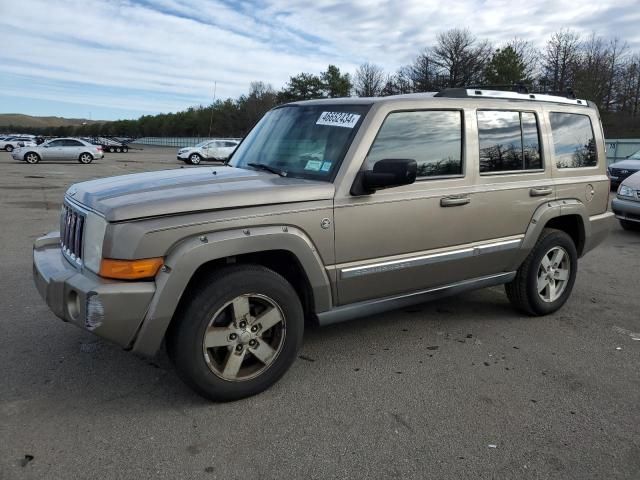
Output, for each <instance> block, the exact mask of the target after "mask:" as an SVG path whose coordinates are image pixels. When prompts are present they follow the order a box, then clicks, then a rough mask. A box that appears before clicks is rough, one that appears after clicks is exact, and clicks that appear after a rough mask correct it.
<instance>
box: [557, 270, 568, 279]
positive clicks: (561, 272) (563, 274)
mask: <svg viewBox="0 0 640 480" xmlns="http://www.w3.org/2000/svg"><path fill="white" fill-rule="evenodd" d="M554 278H555V279H556V280H568V279H569V270H568V269H565V268H561V269H558V270H556V273H555V275H554Z"/></svg>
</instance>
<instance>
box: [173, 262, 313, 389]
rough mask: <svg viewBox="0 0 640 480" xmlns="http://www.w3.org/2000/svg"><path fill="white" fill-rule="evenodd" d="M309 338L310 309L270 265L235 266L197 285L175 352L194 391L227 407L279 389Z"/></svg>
mask: <svg viewBox="0 0 640 480" xmlns="http://www.w3.org/2000/svg"><path fill="white" fill-rule="evenodd" d="M303 331H304V315H303V310H302V305H301V304H300V299H299V298H298V295H297V294H296V292H295V290H294V289H293V287H292V286H291V284H289V282H287V281H286V280H285V279H284V278H283V277H282V276H280V275H279V274H277V273H276V272H274V271H273V270H270V269H268V268H265V267H262V266H258V265H243V266H232V267H226V268H223V269H221V270H218V271H216V272H214V273H212V274H210V275H209V276H208V278H206V279H204V281H201V282H198V283H197V284H196V285H195V286H194V289H193V290H192V291H191V292H190V293H189V296H188V297H187V299H186V300H185V302H184V303H183V304H182V305H181V307H180V309H179V311H178V313H177V314H176V318H175V319H174V321H173V324H172V326H171V329H170V331H169V332H168V336H167V350H168V353H169V356H170V358H171V359H172V361H173V362H174V364H175V366H176V370H177V371H178V374H179V376H180V377H181V378H182V380H183V381H184V382H185V383H186V384H187V385H189V386H190V387H191V388H193V389H194V390H195V391H196V392H198V393H199V394H200V395H202V396H204V397H206V398H208V399H210V400H214V401H223V402H224V401H231V400H238V399H240V398H245V397H249V396H251V395H255V394H257V393H260V392H262V391H263V390H265V389H267V388H268V387H270V386H271V385H273V384H274V383H276V382H277V381H278V380H279V379H280V378H281V377H282V375H284V374H285V372H286V371H287V370H288V369H289V367H290V366H291V364H292V363H293V362H294V360H295V358H296V354H297V352H298V350H299V348H300V345H301V344H302V334H303Z"/></svg>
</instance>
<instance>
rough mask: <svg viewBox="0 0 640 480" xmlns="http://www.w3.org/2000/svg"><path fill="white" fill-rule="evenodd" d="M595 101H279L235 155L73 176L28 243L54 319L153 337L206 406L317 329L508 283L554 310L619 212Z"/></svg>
mask: <svg viewBox="0 0 640 480" xmlns="http://www.w3.org/2000/svg"><path fill="white" fill-rule="evenodd" d="M605 168H606V157H605V151H604V142H603V133H602V127H601V123H600V118H599V114H598V111H597V109H596V108H595V107H594V106H593V104H591V103H590V102H587V101H585V100H578V99H568V98H564V97H552V96H545V95H534V94H520V93H512V92H498V91H487V90H473V89H471V90H468V89H454V90H445V91H443V92H441V93H438V94H413V95H403V96H394V97H386V98H344V99H331V100H314V101H307V102H299V103H292V104H288V105H283V106H280V107H277V108H275V109H273V110H272V111H270V112H269V113H267V114H266V115H265V116H264V118H263V119H262V120H261V121H260V122H259V123H258V124H257V126H256V127H255V128H254V129H253V130H252V131H251V133H250V134H249V135H248V136H247V137H246V138H245V139H244V141H243V142H242V143H241V144H240V146H239V147H238V149H237V150H236V151H235V153H234V155H233V156H232V158H231V160H230V161H229V164H228V165H226V166H216V167H200V168H189V169H179V170H167V171H160V172H149V173H142V174H135V175H125V176H120V177H112V178H105V179H100V180H93V181H89V182H83V183H79V184H76V185H73V186H72V187H71V188H70V189H69V190H68V191H67V193H66V195H65V198H64V205H63V207H62V215H61V226H60V232H55V233H51V234H49V235H47V236H45V237H43V238H40V239H38V240H37V241H36V243H35V245H34V254H33V255H34V277H35V282H36V285H37V287H38V289H39V291H40V293H41V294H42V296H43V297H44V298H45V300H46V302H47V303H48V305H49V306H50V308H51V309H52V310H53V312H54V313H55V314H56V315H57V316H59V317H60V318H62V319H63V320H65V321H69V322H72V323H75V324H77V325H78V326H80V327H82V328H86V329H88V330H91V331H93V332H94V333H96V334H97V335H100V336H102V337H104V338H107V339H109V340H111V341H113V342H116V343H117V344H119V345H121V346H122V347H124V348H126V349H129V350H132V351H133V352H136V353H139V354H143V355H154V354H155V353H156V351H157V350H158V349H159V347H160V346H161V345H162V343H163V342H165V343H166V346H167V351H168V353H169V356H170V357H171V358H172V360H173V361H174V363H175V365H176V368H177V371H178V372H179V374H180V376H181V377H182V378H183V379H184V381H185V382H186V383H187V384H189V385H190V386H191V387H192V388H194V389H195V390H196V391H198V392H199V393H201V394H202V395H204V396H206V397H208V398H210V399H214V400H233V399H238V398H241V397H246V396H248V395H252V394H255V393H258V392H260V391H262V390H264V389H265V388H267V387H269V386H270V385H272V384H273V383H274V382H276V381H277V380H278V379H279V378H280V377H281V376H282V375H283V374H284V373H285V372H286V370H287V369H288V368H289V366H290V365H291V364H292V362H293V361H294V359H295V358H296V352H297V351H298V349H299V347H300V344H301V342H302V335H303V329H304V326H305V320H306V321H307V322H312V323H317V324H320V325H326V324H330V323H334V322H341V321H344V320H349V319H352V318H355V317H362V316H368V315H371V314H374V313H376V312H381V311H384V310H388V309H394V308H398V307H402V306H405V305H408V304H413V303H418V302H424V301H426V300H429V299H433V298H438V297H441V296H443V295H450V294H456V293H460V292H463V291H466V290H470V289H476V288H482V287H487V286H492V285H498V284H504V285H505V289H506V293H507V296H508V297H509V300H510V301H511V302H512V303H513V305H514V306H515V307H516V308H517V309H519V310H520V311H522V312H525V313H527V314H529V315H545V314H548V313H552V312H554V311H556V310H557V309H558V308H560V307H561V306H562V305H563V304H564V303H565V301H566V300H567V298H568V297H569V295H570V294H571V290H572V288H573V285H574V281H575V279H576V274H577V269H578V258H579V257H581V256H582V255H584V254H586V253H587V252H588V251H589V250H591V249H592V248H593V247H595V246H596V245H597V244H598V243H600V242H601V241H602V240H603V238H604V237H605V235H606V234H607V231H608V229H609V228H610V225H611V223H612V219H613V216H612V214H611V213H608V212H607V202H608V194H609V180H608V178H607V175H606V173H605Z"/></svg>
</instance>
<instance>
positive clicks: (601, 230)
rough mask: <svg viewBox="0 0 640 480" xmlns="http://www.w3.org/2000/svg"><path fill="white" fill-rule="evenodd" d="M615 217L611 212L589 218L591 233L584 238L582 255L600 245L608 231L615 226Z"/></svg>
mask: <svg viewBox="0 0 640 480" xmlns="http://www.w3.org/2000/svg"><path fill="white" fill-rule="evenodd" d="M615 223H616V222H615V216H614V215H613V213H611V212H605V213H602V214H600V215H594V216H592V217H589V224H590V226H591V232H590V233H589V235H588V236H587V238H586V242H585V246H584V251H583V252H582V253H583V255H584V254H585V253H587V252H588V251H590V250H593V249H594V248H595V247H597V246H598V245H600V244H601V243H602V242H603V241H604V239H605V238H607V235H609V231H610V230H611V229H612V228H613V227H614V226H615Z"/></svg>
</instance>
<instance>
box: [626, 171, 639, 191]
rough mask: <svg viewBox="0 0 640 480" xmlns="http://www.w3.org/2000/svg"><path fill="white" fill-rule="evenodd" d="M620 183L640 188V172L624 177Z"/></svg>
mask: <svg viewBox="0 0 640 480" xmlns="http://www.w3.org/2000/svg"><path fill="white" fill-rule="evenodd" d="M622 185H626V186H627V187H631V188H633V189H634V190H640V172H638V173H634V174H633V175H631V176H630V177H627V178H625V179H624V181H623V182H622Z"/></svg>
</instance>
